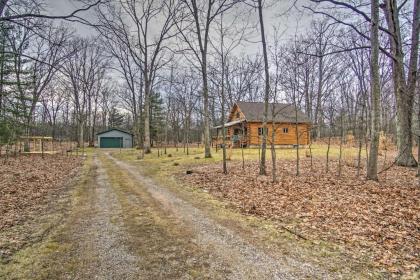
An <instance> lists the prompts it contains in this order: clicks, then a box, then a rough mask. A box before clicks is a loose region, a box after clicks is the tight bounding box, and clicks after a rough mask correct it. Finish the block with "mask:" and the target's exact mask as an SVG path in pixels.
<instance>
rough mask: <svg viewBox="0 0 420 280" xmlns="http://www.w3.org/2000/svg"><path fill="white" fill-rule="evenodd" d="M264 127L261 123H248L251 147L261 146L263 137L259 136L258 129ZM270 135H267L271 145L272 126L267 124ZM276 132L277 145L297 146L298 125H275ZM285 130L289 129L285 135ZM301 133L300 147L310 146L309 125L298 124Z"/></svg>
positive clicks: (275, 141) (275, 140)
mask: <svg viewBox="0 0 420 280" xmlns="http://www.w3.org/2000/svg"><path fill="white" fill-rule="evenodd" d="M262 127H263V125H262V123H261V122H252V123H248V131H247V132H248V133H247V134H248V135H247V136H248V137H247V139H248V143H249V144H250V145H259V144H261V141H262V136H259V135H258V128H262ZM267 127H268V134H267V143H268V144H271V132H272V124H271V123H269V124H267ZM275 127H276V131H275V134H276V135H275V137H274V144H275V145H295V144H297V139H296V125H295V124H290V123H279V124H275ZM283 128H287V130H288V132H287V133H284V132H283ZM298 131H299V145H308V144H309V140H310V139H309V124H298Z"/></svg>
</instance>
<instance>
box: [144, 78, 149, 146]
mask: <svg viewBox="0 0 420 280" xmlns="http://www.w3.org/2000/svg"><path fill="white" fill-rule="evenodd" d="M143 150H144V153H145V154H149V153H150V152H151V149H150V88H149V82H148V81H145V88H144V143H143Z"/></svg>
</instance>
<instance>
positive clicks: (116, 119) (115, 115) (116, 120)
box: [108, 107, 124, 128]
mask: <svg viewBox="0 0 420 280" xmlns="http://www.w3.org/2000/svg"><path fill="white" fill-rule="evenodd" d="M123 125H124V115H123V114H121V113H120V112H118V110H117V109H116V108H115V107H113V108H112V109H111V111H110V112H109V117H108V127H112V128H121V127H122V126H123Z"/></svg>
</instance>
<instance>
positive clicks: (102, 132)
mask: <svg viewBox="0 0 420 280" xmlns="http://www.w3.org/2000/svg"><path fill="white" fill-rule="evenodd" d="M113 130H117V131H119V132H122V133H125V134H129V135H131V136H133V135H134V134H133V133H130V132H128V131H125V130H122V129H119V128H110V129H108V130H105V131H101V132H98V133H96V135H100V134H104V133H107V132H110V131H113Z"/></svg>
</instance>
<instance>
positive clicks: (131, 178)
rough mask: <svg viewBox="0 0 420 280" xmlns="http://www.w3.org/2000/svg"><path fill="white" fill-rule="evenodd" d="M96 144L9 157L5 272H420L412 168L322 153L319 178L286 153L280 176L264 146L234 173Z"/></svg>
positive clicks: (220, 275)
mask: <svg viewBox="0 0 420 280" xmlns="http://www.w3.org/2000/svg"><path fill="white" fill-rule="evenodd" d="M87 152H88V156H87V159H86V160H85V161H84V164H83V167H82V168H79V166H80V163H81V160H80V159H77V158H72V157H70V158H66V157H64V158H62V159H61V158H60V157H58V158H56V159H55V160H53V159H52V158H51V159H49V160H43V161H42V160H40V159H36V160H33V159H32V160H28V159H27V158H21V159H20V160H21V162H20V163H19V162H16V163H13V162H10V163H9V164H8V165H7V167H4V166H3V165H2V166H1V169H2V170H5V171H3V172H4V173H1V174H2V175H1V176H4V177H2V178H4V179H2V180H5V182H8V183H7V185H6V186H8V187H4V186H3V185H1V188H0V189H1V191H2V193H1V195H2V199H3V201H2V202H4V201H6V202H7V206H4V205H0V207H3V208H0V209H1V211H2V214H3V212H4V213H5V215H2V217H1V218H0V219H1V221H2V228H1V231H0V250H1V252H2V256H1V262H0V279H92V278H95V279H383V278H402V277H405V278H407V279H408V278H409V279H416V277H418V274H416V273H415V272H414V270H415V269H416V267H418V264H419V255H418V253H419V229H418V225H419V213H420V211H419V210H420V209H419V208H418V207H419V206H418V205H419V197H420V194H419V191H418V188H417V189H416V187H415V183H416V182H415V181H414V180H412V179H411V178H413V174H414V173H413V172H414V171H413V170H407V169H401V170H400V169H398V168H397V169H395V170H394V168H391V169H390V170H389V171H387V172H386V173H384V174H382V175H381V176H382V177H381V181H380V183H366V182H364V181H363V180H361V179H355V178H354V177H355V176H354V174H353V173H352V172H354V169H352V168H350V167H345V168H344V169H343V174H342V178H338V177H337V175H336V172H337V170H336V169H335V167H334V166H336V162H334V161H333V162H332V163H331V171H330V173H329V174H325V172H324V171H322V170H323V169H322V167H321V166H323V162H322V161H318V160H319V159H318V160H316V161H315V162H314V163H315V164H314V166H315V167H316V168H315V167H314V170H313V172H311V174H309V172H308V171H307V170H309V169H308V168H309V166H308V164H309V163H308V160H306V159H304V158H302V162H301V168H302V175H301V176H300V177H296V176H294V175H293V173H294V162H293V161H291V159H290V158H289V157H288V156H287V155H288V153H290V155H291V156H293V154H294V152H293V150H285V151H282V152H281V153H279V154H280V156H279V180H280V183H278V184H277V185H273V184H272V183H271V182H270V177H268V176H267V177H261V176H255V174H256V170H257V165H256V161H255V159H256V157H257V155H258V151H257V150H247V151H246V153H245V158H246V167H245V168H246V169H245V172H244V171H242V169H241V161H240V160H239V159H240V157H239V151H238V150H236V151H234V152H233V154H232V159H233V160H232V161H230V162H229V165H228V166H229V172H230V173H229V175H223V174H221V172H220V154H221V153H220V151H219V153H214V157H213V158H211V159H204V158H202V154H201V152H202V150H201V149H190V151H189V152H190V155H186V154H184V153H183V151H181V149H180V150H178V151H176V150H175V149H169V150H168V151H167V154H166V155H162V154H161V152H162V151H159V153H157V151H156V150H154V152H153V153H152V154H150V155H146V157H145V158H144V159H141V160H139V159H138V158H137V156H138V154H139V152H138V151H135V150H123V151H118V150H105V151H104V150H95V151H93V150H88V151H87ZM314 152H315V154H316V153H322V150H321V148H319V150H317V147H315V150H314ZM169 154H170V156H169ZM335 154H336V151H335V150H334V149H333V150H332V155H335ZM158 155H159V156H158ZM54 161H56V162H55V163H53V162H54ZM31 162H32V164H31ZM34 162H35V164H33V163H34ZM175 163H176V164H175ZM13 164H15V165H13ZM22 167H23V168H26V169H25V170H31V172H32V173H30V174H32V175H27V177H25V178H27V179H25V180H22V178H21V177H24V176H26V175H24V174H26V173H24V172H22V170H23V168H22ZM5 168H7V169H5ZM188 169H190V170H193V174H191V175H188V176H187V175H184V174H185V170H188ZM37 170H38V173H37ZM48 170H49V172H47V171H48ZM69 170H72V171H71V172H69ZM5 173H6V174H15V175H13V176H11V177H10V176H9V175H7V176H5V175H4V174H5ZM394 173H395V174H396V173H398V174H399V175H398V176H397V175H395V176H394V175H392V174H394ZM16 174H19V175H16ZM35 174H36V175H35ZM40 174H42V175H40ZM65 174H67V175H65ZM76 174H77V176H76ZM383 176H386V180H385V177H383ZM11 178H13V179H11ZM17 178H20V179H17ZM30 178H32V179H30ZM35 178H36V179H35ZM54 178H55V179H54ZM71 178H74V179H73V180H71ZM6 180H7V181H6ZM20 181H22V182H25V183H19V182H20ZM2 182H3V181H2ZM22 186H25V187H22ZM38 189H40V190H38ZM34 190H36V191H34ZM32 192H34V193H36V194H31V193H32ZM15 194H16V195H15ZM5 198H7V200H6V199H5ZM13 201H14V202H13ZM12 202H13V203H12ZM5 205H6V204H5ZM13 205H14V206H13ZM24 206H25V207H24ZM28 209H30V210H28ZM11 213H14V214H11ZM20 213H22V216H21V215H20ZM3 216H4V217H6V219H3ZM17 244H18V245H19V246H18V245H17ZM381 257H382V258H381ZM404 273H405V274H404ZM413 273H414V274H413ZM409 275H411V276H409Z"/></svg>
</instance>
